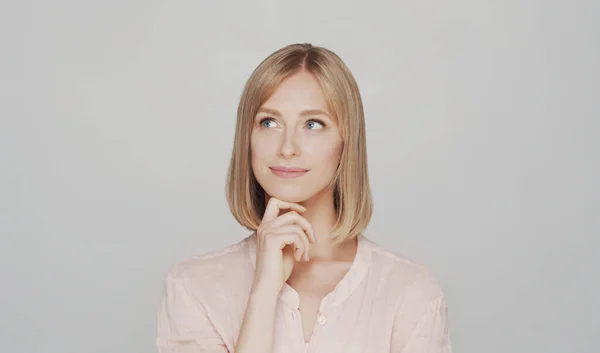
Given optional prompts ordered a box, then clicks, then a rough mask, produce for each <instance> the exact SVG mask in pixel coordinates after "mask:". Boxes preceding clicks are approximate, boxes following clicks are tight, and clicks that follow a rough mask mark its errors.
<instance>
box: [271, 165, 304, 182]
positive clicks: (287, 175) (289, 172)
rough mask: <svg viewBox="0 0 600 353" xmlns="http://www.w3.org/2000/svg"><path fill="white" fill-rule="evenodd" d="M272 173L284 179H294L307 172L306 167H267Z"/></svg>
mask: <svg viewBox="0 0 600 353" xmlns="http://www.w3.org/2000/svg"><path fill="white" fill-rule="evenodd" d="M269 169H271V172H273V174H275V175H277V176H278V177H280V178H284V179H294V178H298V177H301V176H303V175H304V174H306V173H308V169H304V168H295V167H269Z"/></svg>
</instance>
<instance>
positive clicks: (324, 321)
mask: <svg viewBox="0 0 600 353" xmlns="http://www.w3.org/2000/svg"><path fill="white" fill-rule="evenodd" d="M317 322H318V323H319V325H321V326H325V325H326V324H327V316H325V314H323V313H320V314H319V316H318V317H317Z"/></svg>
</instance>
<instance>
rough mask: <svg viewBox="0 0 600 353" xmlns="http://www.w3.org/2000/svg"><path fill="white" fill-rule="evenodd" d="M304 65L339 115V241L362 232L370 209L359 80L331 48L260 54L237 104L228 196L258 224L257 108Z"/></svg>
mask: <svg viewBox="0 0 600 353" xmlns="http://www.w3.org/2000/svg"><path fill="white" fill-rule="evenodd" d="M302 70H305V71H307V72H310V73H311V74H313V75H314V76H315V77H316V78H317V80H318V81H319V83H320V84H321V87H322V89H323V92H324V94H325V97H326V99H327V101H328V104H329V108H330V110H331V112H332V113H333V114H334V116H335V117H336V118H337V121H338V128H339V130H340V133H341V136H342V140H343V148H342V154H341V158H340V163H339V166H338V168H337V171H336V173H335V176H334V178H333V180H332V181H331V184H330V186H331V187H333V195H334V204H335V208H336V212H337V221H336V223H335V224H334V226H333V228H332V229H331V233H332V236H333V240H334V241H335V242H336V243H338V244H340V243H342V242H343V241H345V240H347V239H350V238H352V237H355V236H357V235H358V234H360V233H361V232H362V231H363V230H364V229H365V228H366V226H367V224H368V223H369V221H370V219H371V215H372V213H373V201H372V198H371V189H370V185H369V176H368V168H367V150H366V133H365V121H364V111H363V105H362V99H361V96H360V92H359V89H358V85H357V84H356V81H355V79H354V76H353V75H352V73H351V72H350V70H349V69H348V68H347V67H346V65H345V64H344V62H343V61H342V60H341V59H340V58H339V57H338V56H337V55H336V54H335V53H333V52H332V51H330V50H328V49H325V48H323V47H318V46H313V45H311V44H307V43H306V44H292V45H288V46H286V47H284V48H281V49H279V50H277V51H275V52H274V53H272V54H271V55H269V56H268V57H267V58H266V59H264V60H263V61H262V62H261V63H260V64H259V65H258V67H257V68H256V69H255V70H254V72H253V73H252V75H251V76H250V78H249V79H248V81H247V82H246V85H245V87H244V90H243V93H242V96H241V99H240V102H239V105H238V110H237V123H236V131H235V139H234V144H233V151H232V156H231V162H230V164H229V171H228V174H227V187H226V194H227V202H228V203H229V208H230V210H231V213H232V214H233V216H234V217H235V219H236V220H237V221H238V222H239V223H240V224H241V225H242V226H244V227H246V228H247V229H249V230H256V229H257V228H258V226H259V225H260V221H261V219H262V217H263V214H264V211H265V206H266V200H265V192H264V190H263V188H262V187H261V186H260V184H259V183H258V181H257V180H256V178H255V177H254V173H253V172H252V166H251V161H250V158H251V154H250V134H251V132H252V124H253V121H254V118H255V116H256V113H257V111H258V109H259V108H260V107H261V106H262V105H263V104H264V102H265V101H267V99H269V97H270V96H271V95H272V94H273V92H274V91H275V89H276V88H277V87H278V85H279V84H280V83H281V82H282V81H283V80H284V79H286V78H287V77H289V76H291V75H293V74H295V73H297V72H299V71H302Z"/></svg>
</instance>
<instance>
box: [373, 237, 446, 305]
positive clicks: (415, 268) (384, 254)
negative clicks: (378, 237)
mask: <svg viewBox="0 0 600 353" xmlns="http://www.w3.org/2000/svg"><path fill="white" fill-rule="evenodd" d="M365 242H366V246H365V248H367V249H368V250H369V251H370V262H371V270H372V271H373V272H375V273H376V274H377V276H378V277H379V278H381V279H382V282H383V283H382V284H381V285H382V286H385V288H386V291H387V292H388V293H390V294H391V295H394V296H395V297H401V298H403V299H404V300H409V301H410V300H418V301H422V302H428V301H432V300H435V299H437V298H439V297H442V296H443V295H444V293H443V288H442V285H441V283H440V281H439V280H438V278H437V277H436V276H435V274H434V272H433V271H432V269H431V268H430V267H428V266H427V265H425V264H422V263H419V262H417V261H415V260H412V259H410V258H408V257H407V256H405V255H402V254H399V253H396V252H393V251H391V250H389V249H386V248H384V247H382V246H380V245H378V244H376V243H375V242H373V241H371V240H368V239H365Z"/></svg>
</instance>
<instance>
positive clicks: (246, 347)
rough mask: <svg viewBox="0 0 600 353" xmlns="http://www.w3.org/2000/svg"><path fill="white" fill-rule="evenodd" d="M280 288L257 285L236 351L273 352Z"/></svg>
mask: <svg viewBox="0 0 600 353" xmlns="http://www.w3.org/2000/svg"><path fill="white" fill-rule="evenodd" d="M277 293H278V290H277V289H275V288H274V287H273V288H269V287H266V286H262V287H261V286H259V285H255V286H253V288H252V293H251V294H250V298H249V299H248V306H247V308H246V313H245V315H244V320H243V321H242V326H241V328H240V334H239V337H238V341H237V343H236V348H235V353H254V352H261V353H271V352H273V336H274V329H275V307H276V304H277Z"/></svg>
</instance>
